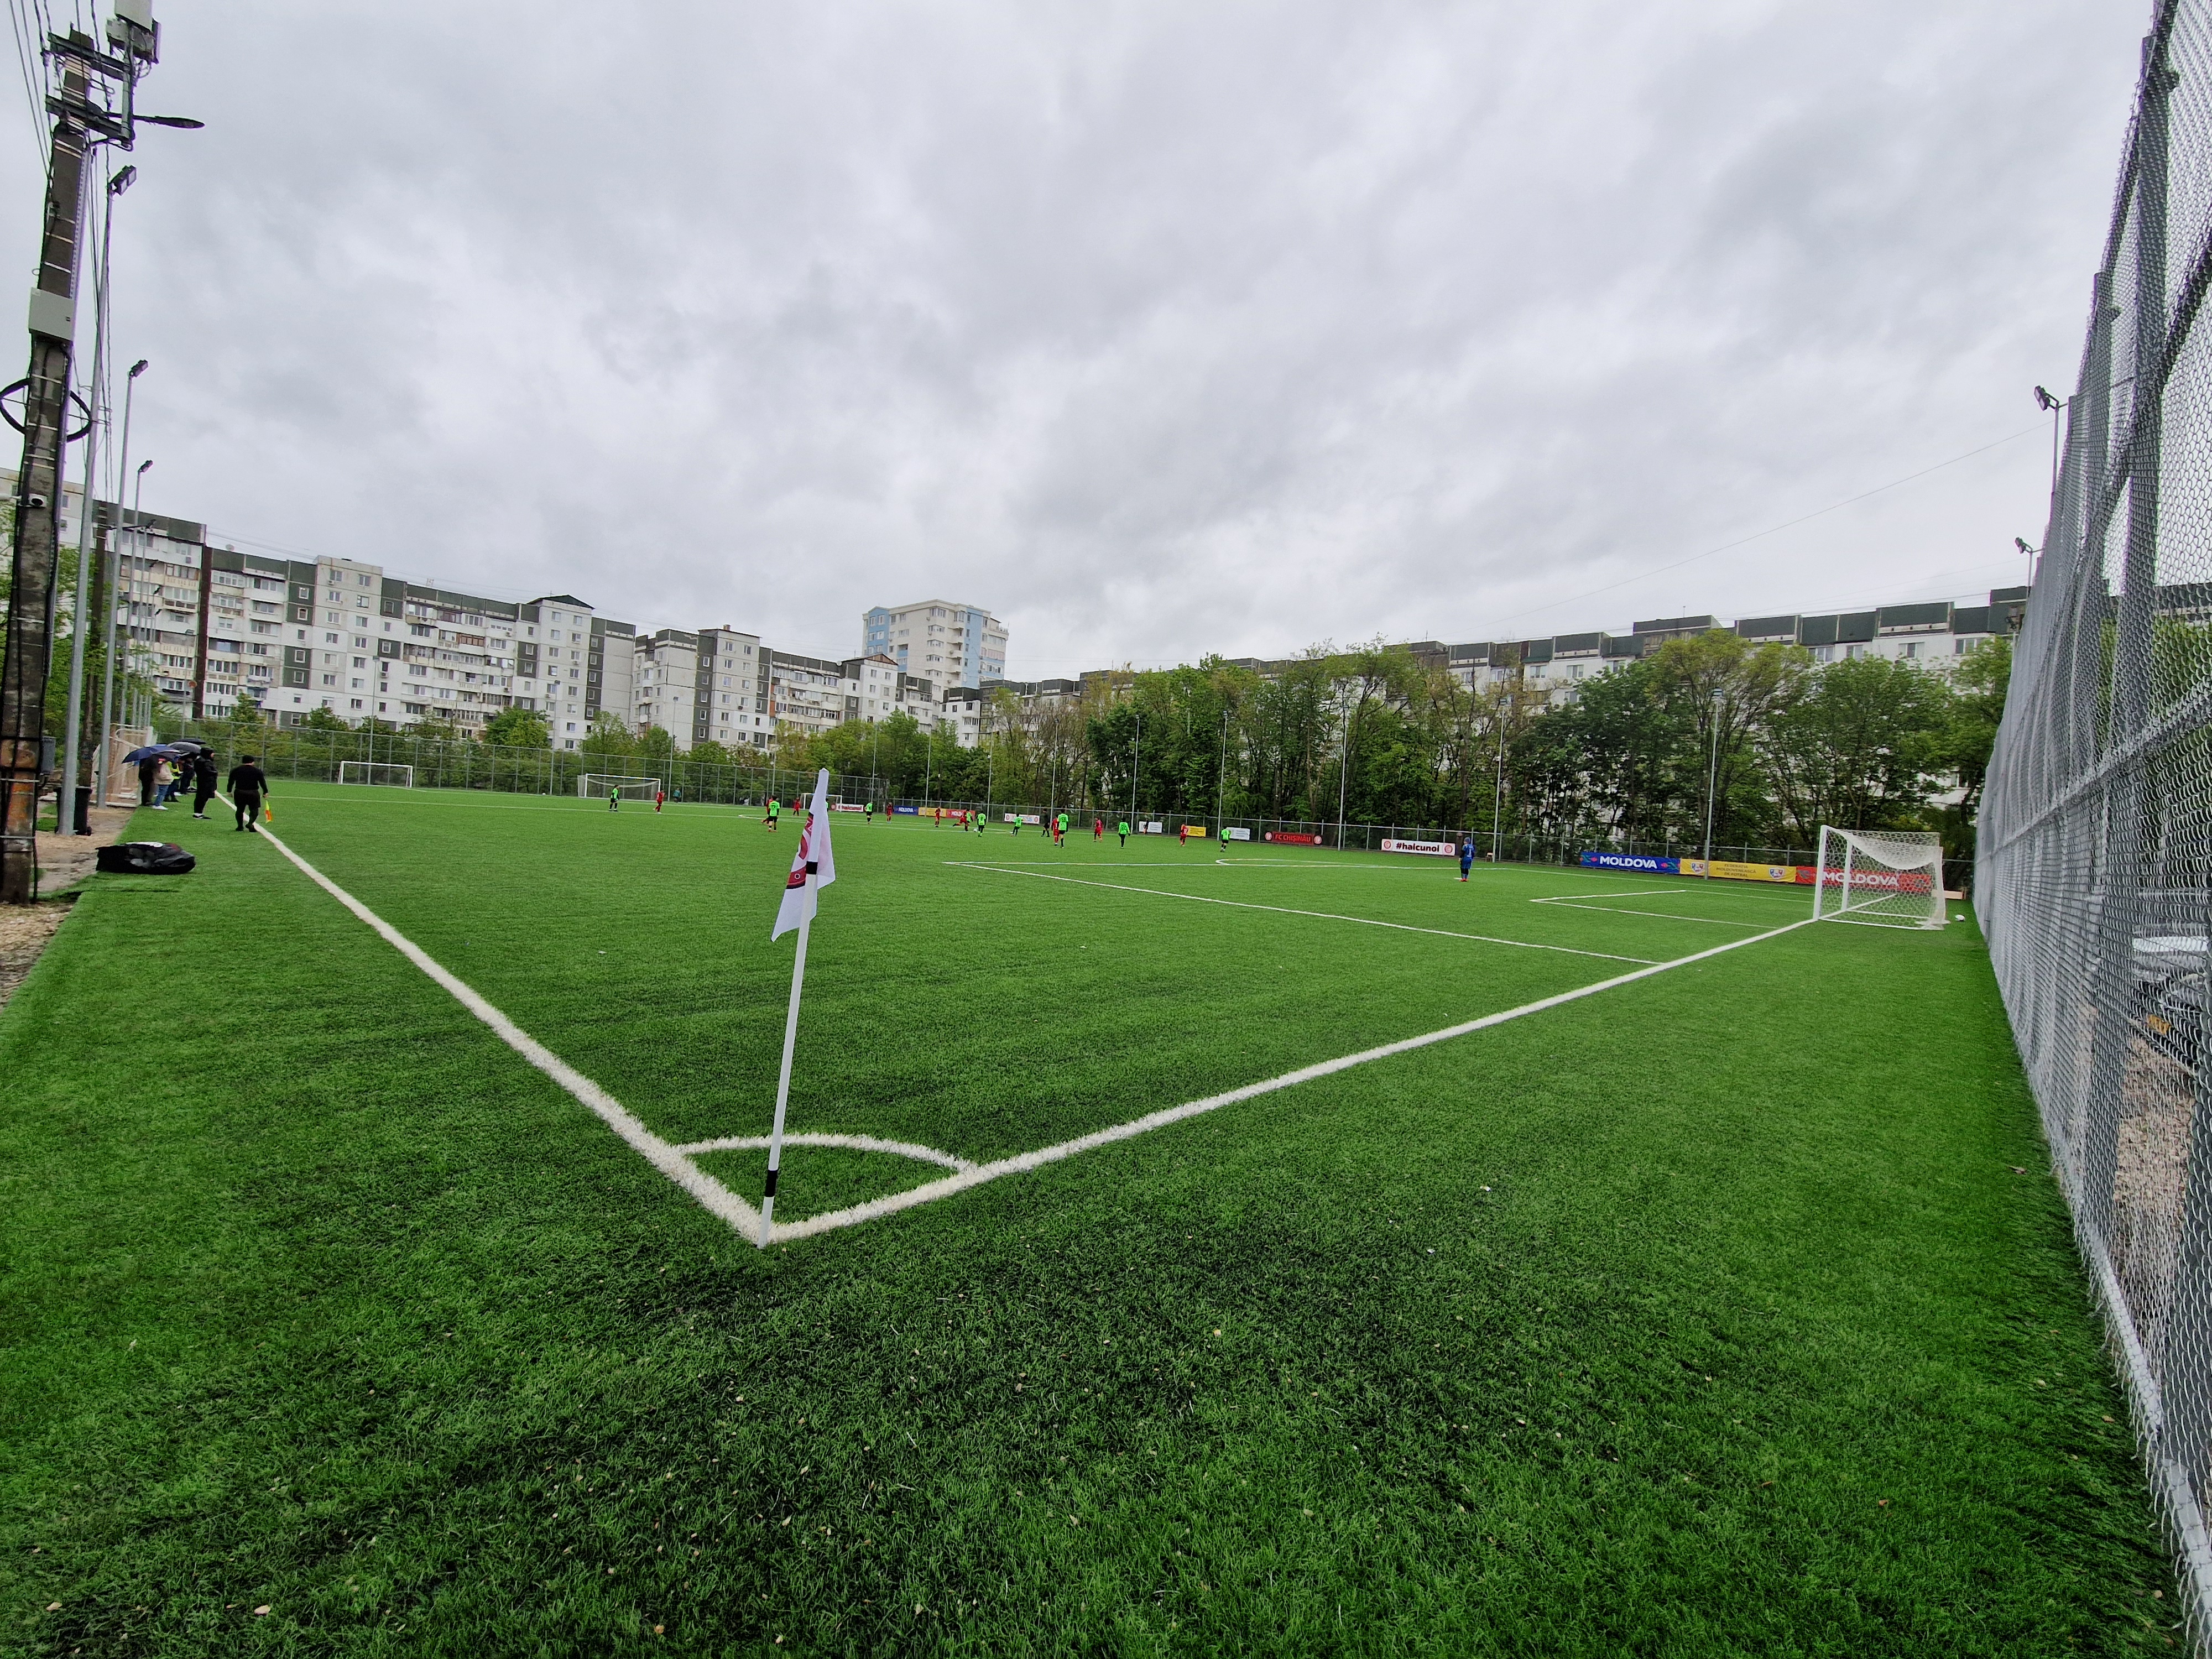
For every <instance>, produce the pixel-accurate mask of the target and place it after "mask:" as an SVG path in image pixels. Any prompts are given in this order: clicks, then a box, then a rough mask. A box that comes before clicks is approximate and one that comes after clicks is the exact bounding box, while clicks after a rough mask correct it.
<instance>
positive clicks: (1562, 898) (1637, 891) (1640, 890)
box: [1528, 887, 1695, 904]
mask: <svg viewBox="0 0 2212 1659" xmlns="http://www.w3.org/2000/svg"><path fill="white" fill-rule="evenodd" d="M1693 891H1695V889H1694V888H1682V887H1632V888H1630V889H1629V890H1627V891H1626V892H1625V893H1598V894H1595V895H1593V894H1589V893H1553V895H1551V896H1549V897H1548V898H1532V899H1530V900H1529V901H1528V902H1529V903H1531V904H1565V902H1567V901H1568V900H1570V899H1586V898H1590V897H1593V896H1595V897H1597V898H1650V896H1652V895H1653V894H1654V893H1668V894H1674V893H1683V892H1693Z"/></svg>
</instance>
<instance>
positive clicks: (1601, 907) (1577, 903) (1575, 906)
mask: <svg viewBox="0 0 2212 1659" xmlns="http://www.w3.org/2000/svg"><path fill="white" fill-rule="evenodd" d="M1528 902H1529V903H1531V904H1556V905H1558V906H1559V908H1561V909H1563V910H1595V911H1596V912H1597V913H1598V914H1599V915H1601V916H1656V917H1657V918H1658V919H1659V920H1660V921H1702V922H1705V923H1706V924H1707V925H1708V926H1710V927H1765V925H1766V924H1765V922H1763V921H1723V919H1722V918H1721V917H1719V916H1678V915H1675V914H1674V912H1673V911H1671V910H1624V909H1622V908H1620V906H1618V905H1613V904H1585V903H1583V902H1582V901H1581V900H1579V899H1565V898H1555V899H1530V900H1529V901H1528ZM1808 920H1810V918H1808Z"/></svg>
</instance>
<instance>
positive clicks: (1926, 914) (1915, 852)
mask: <svg viewBox="0 0 2212 1659" xmlns="http://www.w3.org/2000/svg"><path fill="white" fill-rule="evenodd" d="M1813 915H1814V920H1815V921H1865V922H1872V923H1874V924H1875V926H1877V927H1942V925H1943V843H1942V841H1941V840H1940V839H1938V838H1937V837H1936V836H1932V835H1929V834H1928V833H1927V832H1926V831H1924V830H1918V829H1890V830H1884V831H1882V832H1881V833H1880V834H1871V833H1863V832H1861V831H1859V830H1856V829H1835V828H1833V827H1832V826H1830V825H1828V824H1825V823H1824V824H1822V825H1821V826H1820V870H1819V872H1818V875H1817V878H1816V879H1815V880H1814V886H1813Z"/></svg>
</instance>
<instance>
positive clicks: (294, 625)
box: [124, 527, 635, 749]
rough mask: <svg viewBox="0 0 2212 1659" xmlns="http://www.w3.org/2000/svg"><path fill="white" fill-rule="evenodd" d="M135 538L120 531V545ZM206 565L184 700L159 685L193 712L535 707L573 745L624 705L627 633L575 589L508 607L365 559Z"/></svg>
mask: <svg viewBox="0 0 2212 1659" xmlns="http://www.w3.org/2000/svg"><path fill="white" fill-rule="evenodd" d="M144 535H145V532H142V531H140V530H138V529H137V528H136V527H134V528H133V529H132V530H131V531H129V532H125V538H124V544H125V548H126V550H128V549H129V548H130V547H131V544H134V543H135V542H136V541H137V540H139V539H142V538H143V537H144ZM126 556H128V554H127V552H126ZM202 564H203V570H204V590H203V591H204V603H203V605H202V606H201V608H200V613H199V618H198V623H199V626H198V629H197V641H196V645H197V650H196V653H195V655H194V672H193V673H192V675H191V684H190V686H189V687H187V688H185V692H184V694H183V695H178V694H177V693H175V692H173V691H172V690H171V688H169V687H168V686H167V685H165V686H164V688H163V689H164V692H165V695H170V696H171V698H172V701H173V702H177V703H178V705H179V707H180V708H189V709H190V710H191V713H192V714H194V715H195V716H201V717H204V716H207V715H212V714H222V713H224V712H225V711H227V710H228V709H229V708H232V707H233V706H234V705H235V703H236V702H237V700H238V698H239V696H240V695H241V694H242V695H244V696H246V697H248V698H249V699H250V700H252V701H253V702H257V703H258V704H259V705H260V707H261V708H262V711H263V712H264V714H268V715H270V717H271V718H273V719H274V720H276V721H277V722H278V724H280V725H296V724H298V723H299V722H300V721H301V720H305V719H306V718H307V715H308V714H311V713H313V711H314V710H315V709H317V708H325V709H328V710H329V711H330V712H331V713H332V714H336V715H337V716H338V717H339V718H340V719H343V720H349V721H359V720H368V719H374V720H389V721H392V723H394V724H396V725H412V724H414V723H416V722H417V721H421V720H441V721H444V722H445V723H447V724H449V725H451V726H456V727H458V728H459V729H460V730H462V731H464V732H480V731H481V730H482V729H483V727H484V726H486V725H488V724H489V722H490V721H491V720H492V719H493V718H494V717H495V715H496V714H499V712H500V711H501V709H503V708H510V707H512V708H528V709H532V710H535V711H537V712H538V713H540V714H543V715H544V718H545V720H546V724H547V726H548V727H549V729H550V732H551V738H552V743H553V745H554V746H555V747H556V748H562V749H574V747H576V745H577V744H579V743H580V741H581V740H582V739H583V738H584V737H585V736H586V734H588V733H589V732H590V731H591V728H592V719H593V717H594V716H596V715H597V714H599V710H600V708H603V707H611V708H616V709H617V710H623V711H626V710H627V708H628V706H629V701H630V679H631V673H632V667H631V653H632V646H633V642H634V638H633V636H634V635H635V629H634V628H633V626H632V625H631V624H630V623H624V622H617V621H614V620H611V619H610V618H607V617H600V616H598V615H597V614H596V613H595V612H594V611H593V609H592V606H590V605H586V603H585V602H584V601H583V600H581V599H577V598H575V597H574V595H573V594H567V593H562V594H553V595H549V596H546V597H544V598H542V599H533V600H531V601H528V602H527V603H524V604H517V603H515V602H513V601H511V600H505V599H491V598H489V597H487V596H485V595H483V594H477V593H466V592H455V591H453V590H450V589H447V588H441V587H435V586H425V585H422V584H419V583H414V582H409V581H405V580H402V579H401V578H398V577H396V576H392V575H389V574H386V572H385V570H384V568H382V567H381V566H380V565H374V564H369V563H365V562H362V561H360V560H355V559H337V558H319V559H314V560H298V559H277V558H271V557H268V556H264V555H260V554H254V553H240V552H239V551H238V550H236V549H235V548H234V547H224V548H216V549H208V550H204V559H203V561H202ZM133 569H134V574H137V567H135V566H134V567H133ZM149 574H150V572H149ZM134 602H135V601H134Z"/></svg>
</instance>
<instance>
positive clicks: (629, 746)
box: [576, 708, 637, 760]
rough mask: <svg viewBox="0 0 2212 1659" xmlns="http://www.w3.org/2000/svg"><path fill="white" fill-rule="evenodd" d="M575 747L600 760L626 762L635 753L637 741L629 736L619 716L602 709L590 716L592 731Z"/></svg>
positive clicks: (627, 728) (627, 729)
mask: <svg viewBox="0 0 2212 1659" xmlns="http://www.w3.org/2000/svg"><path fill="white" fill-rule="evenodd" d="M576 747H577V749H578V750H580V752H581V753H584V754H586V755H595V756H597V757H599V758H600V759H602V760H627V759H629V757H630V756H631V755H633V754H635V752H636V750H637V739H636V738H634V737H632V736H631V735H630V731H629V727H628V726H624V725H623V723H622V719H621V717H620V716H619V715H617V714H614V713H613V712H612V711H611V710H609V709H605V708H602V709H601V710H599V713H598V714H594V715H592V729H591V730H590V731H589V732H586V733H585V734H584V739H583V741H582V742H581V743H579V744H577V745H576Z"/></svg>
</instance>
